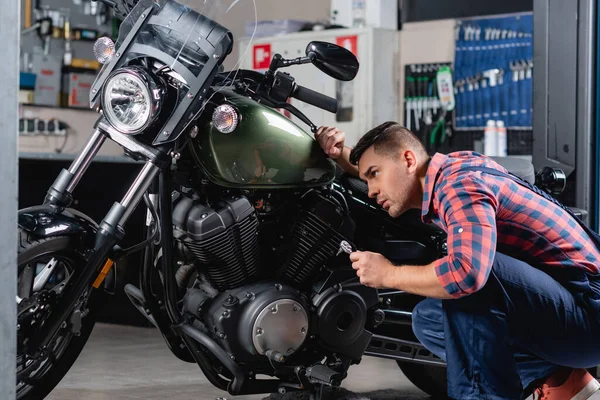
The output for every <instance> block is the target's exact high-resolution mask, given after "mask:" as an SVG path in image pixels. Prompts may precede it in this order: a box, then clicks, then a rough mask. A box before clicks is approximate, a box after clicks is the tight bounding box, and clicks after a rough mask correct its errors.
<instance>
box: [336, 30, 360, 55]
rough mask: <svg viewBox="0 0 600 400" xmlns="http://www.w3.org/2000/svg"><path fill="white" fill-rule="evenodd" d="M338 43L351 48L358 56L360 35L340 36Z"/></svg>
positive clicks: (348, 48)
mask: <svg viewBox="0 0 600 400" xmlns="http://www.w3.org/2000/svg"><path fill="white" fill-rule="evenodd" d="M336 44H337V45H338V46H341V47H343V48H345V49H347V50H350V51H351V52H352V53H353V54H354V55H355V56H356V57H358V36H356V35H352V36H339V37H338V38H337V39H336Z"/></svg>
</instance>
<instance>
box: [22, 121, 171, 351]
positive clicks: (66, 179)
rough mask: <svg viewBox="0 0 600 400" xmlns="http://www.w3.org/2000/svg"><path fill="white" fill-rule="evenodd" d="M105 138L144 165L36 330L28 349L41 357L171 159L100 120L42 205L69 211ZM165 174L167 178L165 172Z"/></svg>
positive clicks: (110, 213)
mask: <svg viewBox="0 0 600 400" xmlns="http://www.w3.org/2000/svg"><path fill="white" fill-rule="evenodd" d="M107 138H109V139H111V140H113V141H115V142H117V143H119V144H121V145H122V146H123V147H124V148H125V149H126V151H127V152H129V153H130V154H132V155H133V156H134V157H137V158H140V159H145V160H146V163H145V164H144V166H143V167H142V170H141V171H140V173H139V174H138V176H137V177H136V179H135V180H134V182H133V183H132V185H131V187H130V188H129V190H128V191H127V193H126V194H125V196H123V199H122V200H121V201H120V202H115V203H114V204H113V206H112V207H111V209H110V211H109V212H108V213H107V214H106V216H105V217H104V219H103V220H102V222H101V223H100V225H99V228H98V230H97V232H96V238H95V244H94V248H93V249H91V253H90V254H89V257H88V261H87V263H86V265H85V267H83V268H81V269H77V270H76V271H75V273H74V275H73V277H72V279H69V282H68V283H67V286H66V287H65V288H64V290H63V296H61V297H60V299H59V300H58V302H57V304H56V305H55V307H53V311H52V313H51V314H50V315H49V316H48V319H47V321H46V323H45V328H44V329H41V330H39V331H38V332H37V333H36V334H35V335H34V337H32V338H31V341H30V344H31V345H30V346H29V349H30V351H31V352H37V351H41V352H42V353H43V352H45V351H46V348H47V346H48V345H49V343H50V342H51V341H52V339H53V338H54V336H55V335H56V333H57V332H58V330H59V329H60V326H61V325H62V323H63V321H65V320H66V319H67V318H68V316H69V315H70V314H71V312H72V311H73V309H74V307H75V305H76V304H77V302H78V300H80V299H81V297H82V295H83V294H84V292H85V290H86V289H87V288H89V287H90V285H91V284H92V282H93V281H94V279H96V278H97V277H98V275H99V274H100V268H101V266H102V263H103V262H105V260H106V259H107V258H108V256H109V255H110V252H111V250H112V249H113V248H114V246H115V245H116V244H117V243H118V242H119V241H120V240H121V239H122V238H123V236H124V235H125V230H124V226H125V224H126V223H127V221H128V219H129V217H130V216H131V214H132V213H133V211H134V210H135V208H136V207H137V205H138V204H139V202H140V200H141V199H142V197H143V195H144V193H145V192H146V191H147V190H148V188H149V187H150V185H151V184H152V182H153V181H154V180H155V178H156V176H157V175H158V173H159V172H160V171H161V170H163V171H164V170H165V169H167V168H168V166H169V165H170V162H171V159H170V157H169V156H167V155H166V153H165V152H162V151H159V150H157V149H155V148H152V147H150V146H146V145H143V144H141V143H139V142H137V141H135V140H134V139H133V138H131V137H130V136H127V135H124V134H122V133H120V132H118V131H116V130H115V129H113V128H112V127H111V126H110V125H108V124H107V123H106V121H104V120H103V119H100V120H99V121H98V123H97V124H96V127H95V131H94V133H93V134H92V136H90V138H89V139H88V141H87V143H86V145H85V147H84V149H83V150H82V152H81V153H80V154H79V156H77V158H76V159H75V160H74V161H73V163H72V164H71V166H70V167H69V169H68V170H65V169H63V170H62V171H61V173H60V174H59V176H58V177H57V178H56V180H55V181H54V183H53V185H52V186H51V187H50V189H49V190H48V192H47V195H46V198H45V200H44V203H45V204H48V205H51V206H53V207H56V208H57V209H62V208H65V207H68V206H69V205H70V204H71V202H72V199H73V196H72V193H73V190H74V189H75V187H76V186H77V184H78V183H79V181H80V180H81V177H82V176H83V175H84V174H85V172H86V171H87V169H88V167H89V166H90V165H91V163H92V161H93V160H94V158H95V157H96V155H97V154H98V151H99V150H100V148H101V147H102V145H103V144H104V142H105V140H106V139H107ZM166 173H167V174H168V169H167V172H166Z"/></svg>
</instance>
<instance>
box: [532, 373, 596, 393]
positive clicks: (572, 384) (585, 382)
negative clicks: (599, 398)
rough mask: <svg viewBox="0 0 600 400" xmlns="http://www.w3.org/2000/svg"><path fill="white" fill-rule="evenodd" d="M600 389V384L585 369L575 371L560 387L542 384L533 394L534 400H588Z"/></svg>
mask: <svg viewBox="0 0 600 400" xmlns="http://www.w3.org/2000/svg"><path fill="white" fill-rule="evenodd" d="M598 389H600V383H598V381H597V380H596V378H594V377H593V376H592V374H590V373H589V372H588V371H587V370H585V369H574V370H572V371H571V374H570V375H569V377H568V378H567V380H566V381H565V383H563V384H562V385H560V386H555V387H550V386H549V385H548V384H545V383H544V384H542V386H541V387H539V388H537V389H535V391H534V392H533V399H534V400H587V399H589V398H590V397H591V396H592V395H593V394H594V393H596V392H597V391H598Z"/></svg>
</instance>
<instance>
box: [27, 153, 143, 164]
mask: <svg viewBox="0 0 600 400" xmlns="http://www.w3.org/2000/svg"><path fill="white" fill-rule="evenodd" d="M76 156H77V154H63V153H35V152H19V159H20V160H47V161H73V160H74V159H75V157H76ZM94 162H106V163H127V164H143V162H142V161H135V160H132V159H131V158H129V157H125V156H103V155H98V156H96V157H95V158H94Z"/></svg>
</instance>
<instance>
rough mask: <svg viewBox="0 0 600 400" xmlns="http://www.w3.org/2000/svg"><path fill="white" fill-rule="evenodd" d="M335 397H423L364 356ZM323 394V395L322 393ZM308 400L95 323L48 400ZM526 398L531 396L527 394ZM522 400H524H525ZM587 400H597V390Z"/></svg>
mask: <svg viewBox="0 0 600 400" xmlns="http://www.w3.org/2000/svg"><path fill="white" fill-rule="evenodd" d="M342 386H343V388H344V390H342V391H341V392H339V393H337V394H336V395H335V396H332V397H333V398H335V399H336V400H425V399H430V397H429V396H427V395H426V394H425V393H423V392H422V391H421V390H419V389H417V388H416V387H415V386H414V385H413V384H412V383H410V381H408V379H406V377H404V375H403V374H402V372H401V371H400V369H399V368H398V367H397V366H396V364H395V362H393V361H390V360H383V359H378V358H372V357H365V358H364V359H363V361H362V362H361V364H360V365H356V366H352V367H351V368H350V371H349V376H348V378H346V380H344V382H343V384H342ZM328 397H329V396H328ZM267 398H270V400H308V397H307V396H301V395H298V394H294V395H289V394H288V395H285V396H279V395H277V396H275V395H274V396H269V395H267V394H265V395H252V396H237V397H234V396H229V395H228V394H227V393H226V392H223V391H220V390H218V389H216V388H214V387H213V386H212V385H211V384H210V383H209V382H208V381H207V380H206V378H205V377H204V375H203V374H202V372H201V371H200V369H199V368H198V367H197V366H195V364H188V363H185V362H182V361H180V360H179V359H177V358H176V357H175V356H173V355H172V354H171V352H170V351H169V350H168V349H167V347H166V345H165V343H164V341H163V339H162V337H160V336H159V335H158V333H157V331H156V330H154V329H144V328H135V327H128V326H119V325H107V324H97V325H96V327H95V328H94V331H93V333H92V336H91V338H90V340H89V342H88V344H87V346H86V347H85V348H84V350H83V352H82V353H81V355H80V356H79V359H78V360H77V361H76V362H75V364H74V365H73V367H72V368H71V370H70V371H69V373H68V374H67V375H66V376H65V378H64V379H63V380H62V382H61V383H60V384H59V386H57V388H56V389H55V390H54V391H53V392H52V393H51V394H50V395H49V396H48V397H47V399H48V400H134V399H146V400H158V399H161V400H162V399H172V400H192V399H193V400H216V399H218V400H262V399H265V400H266V399H267ZM529 399H531V397H530V398H529ZM529 399H528V400H529ZM589 400H600V392H598V393H596V394H594V395H593V396H592V397H591V398H590V399H589Z"/></svg>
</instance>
